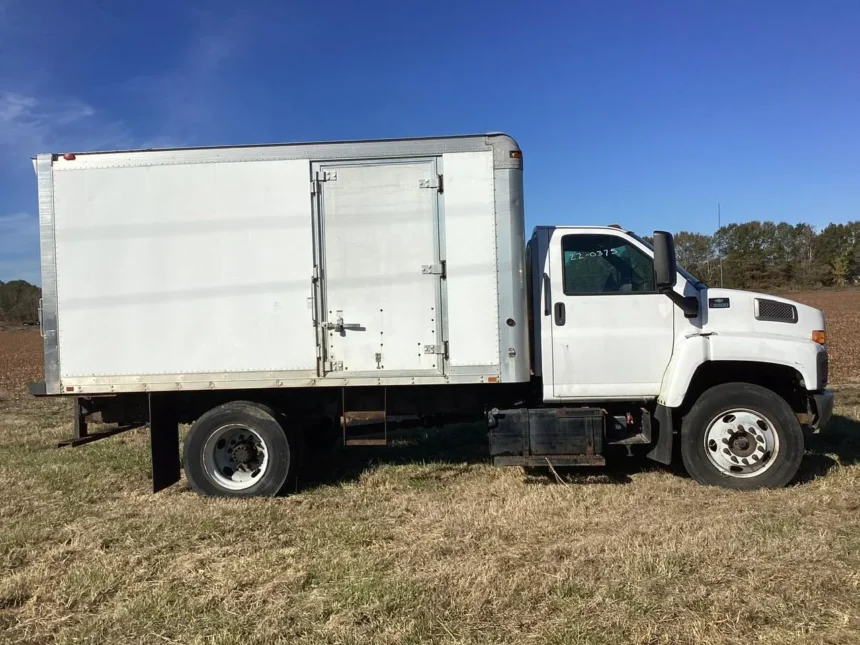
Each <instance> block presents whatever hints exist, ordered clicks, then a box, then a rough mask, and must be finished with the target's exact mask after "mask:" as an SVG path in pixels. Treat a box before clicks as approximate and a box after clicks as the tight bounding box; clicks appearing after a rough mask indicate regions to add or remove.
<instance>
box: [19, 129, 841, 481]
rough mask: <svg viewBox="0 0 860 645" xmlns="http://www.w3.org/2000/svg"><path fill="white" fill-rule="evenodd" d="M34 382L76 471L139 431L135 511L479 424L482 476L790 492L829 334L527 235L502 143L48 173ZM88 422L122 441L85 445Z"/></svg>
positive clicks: (575, 242)
mask: <svg viewBox="0 0 860 645" xmlns="http://www.w3.org/2000/svg"><path fill="white" fill-rule="evenodd" d="M34 165H35V168H36V172H37V176H38V190H39V218H40V235H41V264H42V289H43V301H42V306H41V330H42V334H43V336H44V349H45V381H44V383H38V384H33V386H32V391H33V393H34V394H35V395H42V396H68V397H73V398H74V399H75V405H76V414H75V418H76V425H75V428H76V429H75V436H74V438H72V439H71V440H70V441H68V442H66V444H67V445H80V444H83V443H87V442H90V441H93V440H96V439H100V438H102V437H105V436H109V435H111V434H115V433H116V432H120V431H122V430H124V429H126V428H129V427H135V426H138V427H139V426H140V425H143V424H148V425H149V428H150V441H151V448H152V469H153V486H154V488H155V489H156V490H159V489H161V488H163V487H165V486H168V485H170V484H172V483H173V482H175V481H177V480H178V478H179V471H180V457H179V452H180V450H179V434H178V427H179V424H181V423H190V424H191V428H190V430H189V432H188V434H187V437H186V440H185V444H184V455H183V460H182V465H183V466H184V469H185V472H186V476H187V478H188V481H189V482H190V484H191V486H192V487H193V488H194V489H195V490H197V491H198V492H200V493H202V494H207V495H226V496H250V495H274V494H276V493H278V492H279V491H280V490H282V489H283V488H284V486H285V483H286V482H287V481H288V480H290V479H291V478H292V477H293V476H294V475H295V474H296V472H297V471H298V469H299V468H300V467H301V465H302V460H303V456H304V454H305V448H306V447H307V446H308V445H310V444H314V443H319V442H327V441H334V440H336V439H337V440H340V439H342V440H343V443H344V444H346V445H347V446H349V445H362V444H364V445H367V444H376V443H385V442H386V440H387V438H388V431H389V429H390V428H391V426H392V425H393V424H394V423H395V421H396V422H397V423H399V424H405V423H407V422H409V420H410V419H411V420H422V419H428V418H432V419H434V420H435V421H439V422H445V421H448V420H458V421H459V420H463V419H475V420H478V419H482V420H484V421H485V422H486V424H487V426H488V436H489V441H488V444H489V445H488V448H489V456H490V457H491V458H492V459H493V461H494V462H495V463H496V464H500V465H521V466H544V465H553V466H560V465H575V464H600V463H603V459H604V458H603V454H604V453H605V451H606V450H607V449H608V448H609V447H610V446H617V445H621V446H628V447H631V446H637V445H639V446H640V447H641V449H642V450H645V451H647V452H648V455H649V456H650V457H651V458H653V459H655V460H657V461H659V462H662V463H669V462H670V460H671V458H672V455H673V443H674V442H676V441H677V442H680V451H679V452H680V455H681V456H682V458H683V461H684V465H685V466H686V468H687V470H688V471H689V473H690V475H691V476H692V477H693V478H695V479H696V480H698V481H699V482H702V483H705V484H715V485H723V486H728V487H732V488H740V489H751V488H757V487H761V486H782V485H785V484H787V483H788V482H789V481H790V480H791V479H792V478H793V477H794V475H795V473H796V472H797V469H798V466H799V464H800V460H801V458H802V455H803V450H804V431H805V430H811V431H816V430H817V429H818V428H820V427H822V426H823V425H824V424H825V423H826V422H827V420H828V418H829V417H830V415H831V413H832V408H833V398H832V394H831V392H830V391H828V390H827V389H826V384H827V351H826V345H825V331H824V317H823V315H822V313H821V312H820V311H818V310H816V309H813V308H811V307H807V306H805V305H802V304H799V303H796V302H792V301H790V300H786V299H785V298H779V297H775V296H769V295H764V294H757V293H749V292H743V291H732V290H727V289H712V288H708V287H707V286H706V285H704V284H703V283H702V282H699V281H697V280H696V278H694V277H693V276H691V275H689V274H688V273H686V272H685V271H684V270H683V269H681V268H680V267H677V266H676V262H675V254H674V248H673V243H672V237H671V235H669V234H668V233H665V232H660V231H658V232H655V233H654V244H653V246H652V245H651V244H649V243H647V242H646V241H644V240H643V239H642V238H640V237H638V236H636V235H635V234H633V233H631V232H628V231H626V230H624V229H622V228H619V227H617V226H540V227H538V228H536V229H535V231H534V233H533V235H532V237H531V239H530V240H529V241H528V243H526V240H525V233H524V210H523V209H524V206H523V158H522V153H521V151H520V148H519V146H518V145H517V143H516V142H515V141H514V140H513V139H512V138H511V137H509V136H506V135H504V134H488V135H478V136H460V137H443V138H424V139H403V140H388V141H361V142H332V143H308V144H289V145H261V146H260V145H258V146H239V147H213V148H193V149H173V150H139V151H122V152H94V153H66V154H43V155H38V156H37V157H36V158H35V159H34ZM99 416H100V417H101V420H102V421H104V422H105V423H115V424H117V425H116V427H113V428H110V429H108V430H104V431H101V432H98V433H91V432H89V430H88V427H87V423H88V422H89V421H92V420H93V419H97V418H98V417H99Z"/></svg>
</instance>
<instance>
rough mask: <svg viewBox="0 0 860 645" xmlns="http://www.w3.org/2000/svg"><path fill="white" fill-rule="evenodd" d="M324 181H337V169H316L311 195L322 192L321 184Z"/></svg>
mask: <svg viewBox="0 0 860 645" xmlns="http://www.w3.org/2000/svg"><path fill="white" fill-rule="evenodd" d="M324 181H337V171H334V170H323V171H319V170H318V171H316V172H315V173H314V178H313V179H312V180H311V195H316V194H317V193H318V192H320V184H321V183H322V182H324Z"/></svg>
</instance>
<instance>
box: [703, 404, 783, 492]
mask: <svg viewBox="0 0 860 645" xmlns="http://www.w3.org/2000/svg"><path fill="white" fill-rule="evenodd" d="M705 454H707V455H708V459H709V460H710V462H711V464H713V465H714V466H715V467H716V468H717V470H719V471H720V473H722V474H723V475H727V476H729V477H738V478H749V477H758V476H760V475H762V474H763V473H765V472H766V471H767V470H769V469H770V468H771V467H772V466H773V464H774V463H775V461H776V457H777V455H778V454H779V433H778V432H777V431H776V428H775V427H774V425H773V423H772V422H771V421H770V419H768V418H767V417H766V416H764V415H763V414H761V413H760V412H756V411H755V410H750V409H748V408H733V409H730V410H726V411H725V412H721V413H720V414H719V415H717V416H716V417H715V418H714V419H713V420H712V421H711V422H710V423H709V424H708V428H707V430H706V431H705Z"/></svg>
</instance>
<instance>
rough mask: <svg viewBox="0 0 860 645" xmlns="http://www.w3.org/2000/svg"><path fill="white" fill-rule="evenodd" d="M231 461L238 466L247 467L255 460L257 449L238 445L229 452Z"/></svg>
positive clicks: (250, 445) (248, 444) (247, 445)
mask: <svg viewBox="0 0 860 645" xmlns="http://www.w3.org/2000/svg"><path fill="white" fill-rule="evenodd" d="M230 454H231V456H232V457H233V459H232V461H235V462H236V465H238V466H248V465H249V464H251V463H253V462H255V461H256V460H257V449H256V448H255V447H254V445H253V444H250V443H240V444H238V445H237V446H236V447H234V448H233V450H231V451H230Z"/></svg>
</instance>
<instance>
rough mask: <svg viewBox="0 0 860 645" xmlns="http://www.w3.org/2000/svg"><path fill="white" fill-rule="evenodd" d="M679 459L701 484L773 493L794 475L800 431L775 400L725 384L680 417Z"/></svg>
mask: <svg viewBox="0 0 860 645" xmlns="http://www.w3.org/2000/svg"><path fill="white" fill-rule="evenodd" d="M681 456H682V458H683V461H684V467H685V468H686V469H687V472H688V473H689V474H690V476H691V477H693V479H695V480H696V481H698V482H699V483H701V484H707V485H712V486H723V487H725V488H734V489H739V490H753V489H756V488H778V487H781V486H785V485H786V484H788V483H789V482H790V481H791V480H792V479H793V478H794V476H795V475H796V474H797V469H798V468H799V467H800V461H801V459H803V431H802V429H801V427H800V422H799V421H798V420H797V416H796V415H795V414H794V412H793V411H792V409H791V407H790V406H789V405H788V403H786V402H785V400H784V399H783V398H782V397H780V396H779V395H777V394H775V393H774V392H772V391H770V390H768V389H766V388H763V387H760V386H758V385H753V384H751V383H726V384H724V385H718V386H716V387H712V388H711V389H709V390H707V391H705V392H704V393H703V394H702V395H701V396H700V397H699V400H698V401H696V403H695V404H694V405H693V407H692V409H691V410H690V412H689V413H688V414H687V415H686V416H685V417H684V422H683V424H682V427H681Z"/></svg>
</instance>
